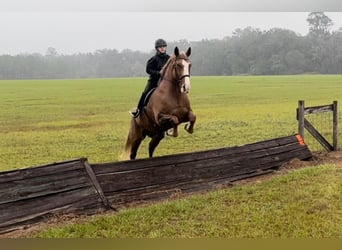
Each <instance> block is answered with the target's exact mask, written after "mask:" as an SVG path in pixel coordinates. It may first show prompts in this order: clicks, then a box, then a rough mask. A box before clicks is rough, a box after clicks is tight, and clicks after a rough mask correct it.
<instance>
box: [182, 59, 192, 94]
mask: <svg viewBox="0 0 342 250" xmlns="http://www.w3.org/2000/svg"><path fill="white" fill-rule="evenodd" d="M182 64H183V69H184V72H183V75H190V72H189V66H190V63H189V62H187V61H185V60H182ZM190 88H191V85H190V77H189V76H187V77H185V78H184V92H185V93H189V91H190ZM182 89H183V88H182Z"/></svg>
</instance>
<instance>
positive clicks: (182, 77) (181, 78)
mask: <svg viewBox="0 0 342 250" xmlns="http://www.w3.org/2000/svg"><path fill="white" fill-rule="evenodd" d="M185 77H189V78H190V75H182V76H181V77H180V78H179V79H178V80H177V83H180V82H181V81H182V80H183V79H184V78H185Z"/></svg>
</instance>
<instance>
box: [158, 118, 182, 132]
mask: <svg viewBox="0 0 342 250" xmlns="http://www.w3.org/2000/svg"><path fill="white" fill-rule="evenodd" d="M158 122H159V125H160V126H161V127H165V128H172V130H173V132H172V134H170V133H168V132H166V134H167V135H172V136H173V137H177V136H178V125H179V119H178V117H177V116H174V115H160V116H159V119H158Z"/></svg>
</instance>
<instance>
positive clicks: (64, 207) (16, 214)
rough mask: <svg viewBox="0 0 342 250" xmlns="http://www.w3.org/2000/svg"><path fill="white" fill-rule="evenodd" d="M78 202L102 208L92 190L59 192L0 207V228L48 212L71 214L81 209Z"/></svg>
mask: <svg viewBox="0 0 342 250" xmlns="http://www.w3.org/2000/svg"><path fill="white" fill-rule="evenodd" d="M90 197H91V199H90ZM80 201H86V202H87V203H89V204H92V203H94V204H100V205H101V206H102V203H101V200H100V199H99V197H98V195H97V193H96V192H95V190H94V189H93V188H83V189H76V190H71V191H67V192H61V193H58V194H55V195H48V196H42V197H40V198H39V199H28V200H21V201H19V202H14V203H11V204H10V203H7V204H2V205H0V227H3V226H6V225H10V224H15V223H18V222H21V221H26V220H28V219H32V218H35V217H37V216H41V215H42V214H49V213H50V211H53V212H57V211H61V212H63V211H64V212H73V211H76V210H78V209H82V207H81V206H80ZM82 206H83V205H82Z"/></svg>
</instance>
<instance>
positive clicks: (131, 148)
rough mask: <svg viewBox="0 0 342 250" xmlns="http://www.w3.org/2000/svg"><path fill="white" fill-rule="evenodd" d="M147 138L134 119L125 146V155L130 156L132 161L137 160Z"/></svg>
mask: <svg viewBox="0 0 342 250" xmlns="http://www.w3.org/2000/svg"><path fill="white" fill-rule="evenodd" d="M145 137H146V135H145V134H144V132H143V129H141V128H140V127H139V126H138V125H137V123H136V121H135V119H133V118H132V121H131V128H130V130H129V133H128V136H127V141H126V145H125V155H127V156H128V155H129V158H130V159H131V160H132V159H135V157H136V156H137V152H138V148H139V146H140V144H141V142H142V140H144V138H145Z"/></svg>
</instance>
